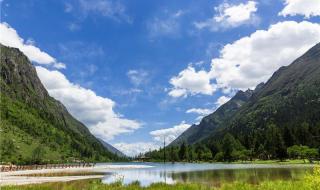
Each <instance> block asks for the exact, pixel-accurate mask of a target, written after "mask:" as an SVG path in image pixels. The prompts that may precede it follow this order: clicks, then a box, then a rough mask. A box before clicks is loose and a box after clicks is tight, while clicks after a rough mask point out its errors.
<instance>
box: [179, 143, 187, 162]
mask: <svg viewBox="0 0 320 190" xmlns="http://www.w3.org/2000/svg"><path fill="white" fill-rule="evenodd" d="M186 153H187V147H186V144H185V143H184V142H183V143H182V144H181V146H180V150H179V159H180V160H185V159H186V158H187V154H186Z"/></svg>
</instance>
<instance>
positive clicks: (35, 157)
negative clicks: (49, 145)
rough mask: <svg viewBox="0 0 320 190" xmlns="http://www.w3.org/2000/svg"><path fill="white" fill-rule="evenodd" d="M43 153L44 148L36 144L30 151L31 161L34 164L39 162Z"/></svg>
mask: <svg viewBox="0 0 320 190" xmlns="http://www.w3.org/2000/svg"><path fill="white" fill-rule="evenodd" d="M44 155H45V150H44V149H43V147H42V146H41V145H39V146H37V147H36V148H35V149H34V150H33V151H32V162H33V163H35V164H40V163H41V161H42V160H43V157H44Z"/></svg>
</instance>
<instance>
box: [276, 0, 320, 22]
mask: <svg viewBox="0 0 320 190" xmlns="http://www.w3.org/2000/svg"><path fill="white" fill-rule="evenodd" d="M284 4H285V7H284V8H283V10H282V11H281V12H280V13H279V15H282V16H288V15H290V16H295V15H304V16H305V17H306V18H310V17H312V16H320V1H319V0H284Z"/></svg>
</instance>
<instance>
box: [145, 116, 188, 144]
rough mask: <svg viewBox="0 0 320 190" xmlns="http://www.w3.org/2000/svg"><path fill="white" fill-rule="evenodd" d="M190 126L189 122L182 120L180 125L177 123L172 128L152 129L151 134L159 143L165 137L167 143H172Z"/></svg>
mask: <svg viewBox="0 0 320 190" xmlns="http://www.w3.org/2000/svg"><path fill="white" fill-rule="evenodd" d="M190 126H191V125H190V124H187V123H186V122H185V121H182V122H181V123H180V124H179V125H175V126H173V127H172V128H167V129H159V130H155V131H151V132H150V135H152V136H153V139H154V140H155V141H157V142H159V143H162V142H163V140H164V138H165V140H166V143H167V144H170V143H171V142H172V141H173V140H174V139H176V138H177V137H178V136H180V135H181V133H183V132H184V131H185V130H187V129H188V128H189V127H190Z"/></svg>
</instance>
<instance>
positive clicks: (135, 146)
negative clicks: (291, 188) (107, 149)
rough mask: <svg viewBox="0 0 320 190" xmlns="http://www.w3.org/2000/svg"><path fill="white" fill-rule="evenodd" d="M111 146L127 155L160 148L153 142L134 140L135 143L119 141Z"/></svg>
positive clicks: (135, 154)
mask: <svg viewBox="0 0 320 190" xmlns="http://www.w3.org/2000/svg"><path fill="white" fill-rule="evenodd" d="M113 146H114V147H115V148H117V149H118V150H120V151H121V152H123V153H125V154H126V155H128V156H137V155H139V154H140V153H145V152H148V151H150V150H155V149H158V148H160V146H159V145H157V144H156V143H154V142H136V143H123V142H120V143H116V144H113Z"/></svg>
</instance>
